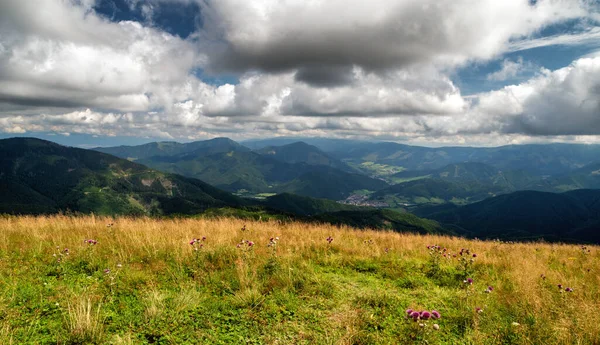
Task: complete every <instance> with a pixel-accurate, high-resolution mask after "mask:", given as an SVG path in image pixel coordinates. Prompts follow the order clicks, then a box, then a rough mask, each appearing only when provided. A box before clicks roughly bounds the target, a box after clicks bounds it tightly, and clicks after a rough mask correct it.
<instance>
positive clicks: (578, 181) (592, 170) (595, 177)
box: [552, 162, 600, 191]
mask: <svg viewBox="0 0 600 345" xmlns="http://www.w3.org/2000/svg"><path fill="white" fill-rule="evenodd" d="M552 187H553V188H554V189H555V190H557V191H568V190H574V189H585V188H592V189H598V188H600V162H597V163H592V164H589V165H586V166H584V167H583V168H580V169H577V170H575V171H573V172H571V173H568V174H564V175H562V176H558V177H555V178H554V179H553V180H552Z"/></svg>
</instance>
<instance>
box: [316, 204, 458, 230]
mask: <svg viewBox="0 0 600 345" xmlns="http://www.w3.org/2000/svg"><path fill="white" fill-rule="evenodd" d="M314 219H315V220H318V221H322V222H324V223H330V224H335V225H349V226H352V227H355V228H361V229H379V230H391V231H398V232H414V233H420V234H445V235H454V233H453V232H451V231H448V230H447V229H445V228H443V227H442V226H441V225H440V224H439V223H437V222H435V221H433V220H429V219H423V218H419V217H417V216H415V215H413V214H410V213H400V212H396V211H393V210H389V209H383V210H382V209H371V210H362V211H338V212H331V213H323V214H319V215H317V216H316V217H314Z"/></svg>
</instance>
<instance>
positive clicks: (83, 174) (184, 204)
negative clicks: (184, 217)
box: [0, 138, 245, 215]
mask: <svg viewBox="0 0 600 345" xmlns="http://www.w3.org/2000/svg"><path fill="white" fill-rule="evenodd" d="M0 157H1V158H0V181H1V182H2V183H0V213H15V214H19V213H48V212H57V211H61V210H62V211H67V210H70V211H76V212H84V213H89V212H94V213H96V214H107V215H110V214H137V215H141V214H173V213H181V214H193V213H198V212H201V211H203V210H205V209H207V208H209V207H218V206H227V205H228V206H240V205H243V204H245V202H244V201H243V200H241V199H239V198H237V197H234V196H232V195H231V194H229V193H226V192H223V191H221V190H219V189H217V188H214V187H212V186H210V185H208V184H206V183H204V182H202V181H199V180H194V179H188V178H184V177H181V176H176V175H172V174H165V173H161V172H158V171H156V170H152V169H149V168H147V167H145V166H143V165H140V164H136V163H133V162H130V161H127V160H124V159H120V158H117V157H114V156H111V155H107V154H104V153H100V152H96V151H91V150H83V149H77V148H70V147H65V146H60V145H58V144H54V143H52V142H48V141H43V140H39V139H30V138H15V139H5V140H0Z"/></svg>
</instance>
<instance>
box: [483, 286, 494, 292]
mask: <svg viewBox="0 0 600 345" xmlns="http://www.w3.org/2000/svg"><path fill="white" fill-rule="evenodd" d="M492 291H494V288H493V287H491V286H488V287H487V289H485V291H484V292H485V293H490V292H492Z"/></svg>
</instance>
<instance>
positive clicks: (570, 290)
mask: <svg viewBox="0 0 600 345" xmlns="http://www.w3.org/2000/svg"><path fill="white" fill-rule="evenodd" d="M565 291H566V292H573V289H571V288H570V287H568V288H565Z"/></svg>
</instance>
